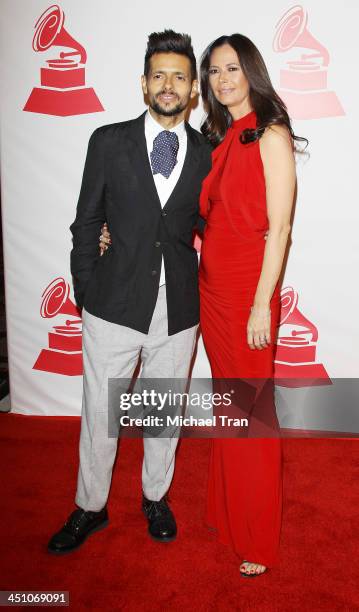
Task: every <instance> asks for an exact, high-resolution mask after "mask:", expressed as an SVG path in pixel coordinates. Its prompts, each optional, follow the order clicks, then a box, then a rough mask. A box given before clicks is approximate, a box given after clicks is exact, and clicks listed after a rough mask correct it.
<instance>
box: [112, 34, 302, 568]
mask: <svg viewBox="0 0 359 612" xmlns="http://www.w3.org/2000/svg"><path fill="white" fill-rule="evenodd" d="M200 71H201V89H202V97H203V100H204V106H205V109H206V111H207V117H206V120H205V122H204V124H203V126H202V132H203V133H204V135H205V136H206V137H207V138H208V139H209V141H210V142H211V143H212V145H213V146H214V147H215V148H214V151H213V154H212V161H213V166H212V170H211V172H210V173H209V175H208V176H207V178H206V179H205V180H204V182H203V185H202V193H201V198H200V213H201V215H202V216H203V217H204V218H205V219H206V221H207V223H206V229H205V232H204V236H203V243H202V253H201V263H200V295H201V328H202V334H203V339H204V344H205V347H206V351H207V354H208V358H209V361H210V365H211V370H212V376H213V378H214V379H228V378H230V379H233V378H234V379H243V378H244V379H246V380H248V379H250V380H251V381H252V383H253V381H255V380H256V379H257V380H258V381H259V383H258V385H257V388H256V402H255V403H256V404H257V405H258V406H259V405H260V399H259V398H260V396H261V390H263V387H265V385H263V379H264V380H270V379H271V377H272V375H273V361H274V343H273V339H274V335H275V329H276V326H277V323H278V315H279V307H280V295H279V285H278V279H279V276H280V273H281V270H282V266H283V260H284V254H285V250H286V246H287V241H288V236H289V232H290V218H291V211H292V205H293V199H294V190H295V180H296V179H295V163H294V154H293V141H294V140H297V139H298V138H297V137H296V136H295V135H294V134H293V131H292V129H291V126H290V120H289V117H288V114H287V112H286V109H285V106H284V104H283V102H282V101H281V100H280V98H279V97H278V96H277V94H276V93H275V91H274V89H273V87H272V85H271V82H270V78H269V75H268V72H267V69H266V67H265V64H264V62H263V59H262V57H261V55H260V53H259V51H258V49H257V48H256V47H255V45H254V44H253V43H252V42H251V41H250V40H249V39H248V38H246V37H245V36H242V35H240V34H233V35H232V36H222V37H220V38H218V39H217V40H215V41H214V42H213V43H212V44H211V45H209V47H208V48H207V49H206V51H205V52H204V54H203V56H202V61H201V67H200ZM109 239H110V236H109V234H108V232H106V231H105V232H103V236H102V248H106V243H108V242H110V240H109ZM254 384H255V382H254ZM269 389H270V395H269V401H268V393H267V395H266V400H265V409H266V410H267V412H271V413H272V414H271V415H267V417H265V419H264V420H266V419H267V420H268V419H269V421H271V423H272V430H273V429H275V427H274V428H273V423H274V422H275V419H276V417H275V407H274V401H273V393H272V387H269ZM261 408H262V409H263V406H262V407H261ZM254 414H255V412H254ZM252 415H253V411H252ZM257 435H258V434H257ZM281 506H282V476H281V447H280V440H279V438H278V437H274V438H273V437H268V438H264V437H256V434H254V437H251V439H238V438H232V439H230V438H226V439H214V440H213V442H212V453H211V464H210V474H209V490H208V512H207V517H208V523H209V524H210V525H211V526H212V527H214V528H215V529H216V530H217V532H218V535H219V538H220V540H221V541H222V542H224V543H227V544H230V545H231V546H232V547H233V549H234V550H235V551H236V552H237V554H238V555H239V556H240V557H241V559H242V564H241V565H240V572H241V574H242V575H243V576H257V575H259V574H262V573H263V572H264V571H265V570H266V568H267V567H272V566H274V565H275V564H276V563H277V562H278V547H279V535H280V526H281Z"/></svg>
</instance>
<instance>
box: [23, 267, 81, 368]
mask: <svg viewBox="0 0 359 612" xmlns="http://www.w3.org/2000/svg"><path fill="white" fill-rule="evenodd" d="M41 297H42V302H41V307H40V314H41V316H42V318H43V319H52V318H53V317H57V316H58V315H64V314H66V315H70V316H71V317H75V318H72V319H67V320H66V321H65V325H54V327H53V328H52V330H51V331H50V332H48V348H43V349H42V350H41V352H40V354H39V356H38V358H37V360H36V363H35V364H34V366H33V369H34V370H42V371H43V372H53V373H54V374H64V375H67V376H80V375H81V374H82V370H83V366H82V320H81V318H80V316H79V311H78V309H77V306H76V305H75V304H74V303H73V302H72V300H71V299H70V285H69V284H68V283H66V281H65V279H64V278H61V277H59V278H55V279H54V280H53V281H52V282H51V283H50V284H49V285H48V286H47V287H46V289H45V290H44V292H43V294H42V296H41Z"/></svg>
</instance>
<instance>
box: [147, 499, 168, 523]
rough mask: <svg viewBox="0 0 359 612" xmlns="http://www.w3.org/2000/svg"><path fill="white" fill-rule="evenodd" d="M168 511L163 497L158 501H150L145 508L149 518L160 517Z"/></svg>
mask: <svg viewBox="0 0 359 612" xmlns="http://www.w3.org/2000/svg"><path fill="white" fill-rule="evenodd" d="M169 511H170V510H169V507H168V505H167V501H166V498H165V497H163V498H162V499H160V500H159V501H151V502H150V504H149V505H148V507H147V514H148V516H149V518H153V516H162V515H163V514H168V513H169Z"/></svg>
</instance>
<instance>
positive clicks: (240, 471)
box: [199, 34, 297, 576]
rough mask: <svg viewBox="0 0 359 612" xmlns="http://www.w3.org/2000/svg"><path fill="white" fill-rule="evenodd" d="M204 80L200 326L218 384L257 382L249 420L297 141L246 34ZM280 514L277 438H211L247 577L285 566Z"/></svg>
mask: <svg viewBox="0 0 359 612" xmlns="http://www.w3.org/2000/svg"><path fill="white" fill-rule="evenodd" d="M200 72H201V89H202V97H203V101H204V106H205V109H206V111H207V118H206V120H205V122H204V124H203V126H202V132H203V133H204V134H205V136H207V138H208V139H209V140H210V142H211V143H212V144H213V145H214V147H215V149H214V152H213V154H212V160H213V166H212V170H211V172H210V174H209V175H208V176H207V178H206V179H205V180H204V182H203V185H202V193H201V200H200V214H201V215H202V216H203V217H205V218H206V221H207V223H206V229H205V233H204V239H203V243H202V252H201V263H200V276H199V278H200V295H201V328H202V334H203V340H204V344H205V347H206V351H207V354H208V358H209V361H210V365H211V370H212V376H213V378H214V379H226V378H232V379H233V378H236V379H246V380H248V379H250V380H251V382H252V384H255V380H256V379H258V387H257V395H256V401H255V405H254V407H253V410H252V412H251V415H252V418H253V416H254V417H255V415H256V410H257V411H258V412H259V411H260V410H262V411H263V402H262V405H260V404H261V400H260V396H261V393H260V390H261V389H263V382H264V380H266V379H267V380H269V381H270V379H271V377H272V376H273V362H274V342H273V340H274V336H275V330H276V326H277V324H278V315H279V307H280V293H279V291H280V288H279V284H278V279H279V276H280V273H281V270H282V267H283V261H284V255H285V250H286V246H287V242H288V236H289V232H290V219H291V211H292V205H293V199H294V190H295V182H296V178H295V162H294V154H293V140H295V139H297V137H295V136H294V134H293V131H292V129H291V126H290V120H289V117H288V114H287V112H286V109H285V106H284V104H283V102H282V101H281V100H280V98H279V97H278V96H277V94H276V93H275V91H274V89H273V87H272V85H271V82H270V78H269V75H268V72H267V69H266V67H265V64H264V61H263V59H262V57H261V55H260V53H259V51H258V49H257V48H256V47H255V45H254V44H253V43H252V42H251V41H250V40H249V39H248V38H246V37H245V36H242V35H240V34H233V35H232V36H221V37H220V38H218V39H217V40H215V41H214V42H213V43H212V44H211V45H209V47H208V48H207V49H206V50H205V52H204V54H203V56H202V60H201V68H200ZM269 389H270V390H269V395H268V392H267V394H266V398H265V400H264V409H265V411H266V413H271V414H266V415H265V419H267V420H269V421H271V422H272V423H275V420H276V417H275V407H274V397H273V388H272V387H271V386H270V387H269ZM260 420H261V419H260V418H259V419H258V422H259V421H260ZM262 420H263V419H262ZM273 429H275V427H274V428H273ZM250 435H251V434H250ZM252 435H253V434H252ZM281 510H282V476H281V446H280V440H279V438H278V437H266V438H264V437H258V433H254V437H251V439H236V438H231V439H228V438H226V439H214V440H213V443H212V454H211V464H210V474H209V493H208V522H209V524H210V525H212V526H213V527H214V528H215V529H216V530H217V532H218V535H219V537H220V540H221V541H223V542H225V543H227V544H230V545H232V547H233V548H234V550H235V551H236V552H237V553H238V554H239V555H240V557H241V558H242V559H243V562H242V564H241V566H240V571H241V574H242V575H244V576H256V575H259V574H262V573H263V572H264V571H265V570H266V568H267V567H272V566H273V565H275V564H276V563H277V562H278V548H279V536H280V526H281Z"/></svg>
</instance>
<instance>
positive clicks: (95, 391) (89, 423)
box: [75, 285, 198, 512]
mask: <svg viewBox="0 0 359 612" xmlns="http://www.w3.org/2000/svg"><path fill="white" fill-rule="evenodd" d="M197 327H198V326H195V327H192V328H190V329H186V330H184V331H182V332H180V333H178V334H174V335H173V336H168V329H167V305H166V286H165V285H163V286H161V287H160V288H159V293H158V299H157V303H156V307H155V310H154V313H153V317H152V321H151V325H150V329H149V333H148V334H143V333H141V332H138V331H135V330H133V329H130V328H129V327H124V326H122V325H116V324H115V323H110V322H108V321H104V320H103V319H100V318H98V317H95V316H93V315H91V314H90V313H88V312H86V311H85V309H84V310H83V362H84V378H83V400H82V418H81V436H80V466H79V473H78V481H77V494H76V498H75V502H76V504H77V505H78V506H80V507H81V508H83V509H84V510H92V511H95V512H97V511H99V510H101V509H102V508H103V507H104V506H105V505H106V502H107V498H108V494H109V490H110V486H111V478H112V469H113V464H114V461H115V457H116V452H117V445H118V439H117V438H111V437H109V436H108V379H109V378H132V376H133V373H134V371H135V369H136V365H137V363H138V359H139V355H140V354H141V361H142V371H141V376H142V377H143V378H182V379H186V378H187V377H188V374H189V368H190V363H191V358H192V355H193V351H194V347H195V342H196V332H197ZM177 442H178V437H170V438H144V440H143V444H144V460H143V466H142V489H143V492H144V494H145V496H146V497H147V498H148V499H151V500H154V501H158V500H160V499H161V498H162V497H163V495H165V493H166V492H167V490H168V488H169V486H170V484H171V480H172V477H173V472H174V463H175V451H176V446H177Z"/></svg>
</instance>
